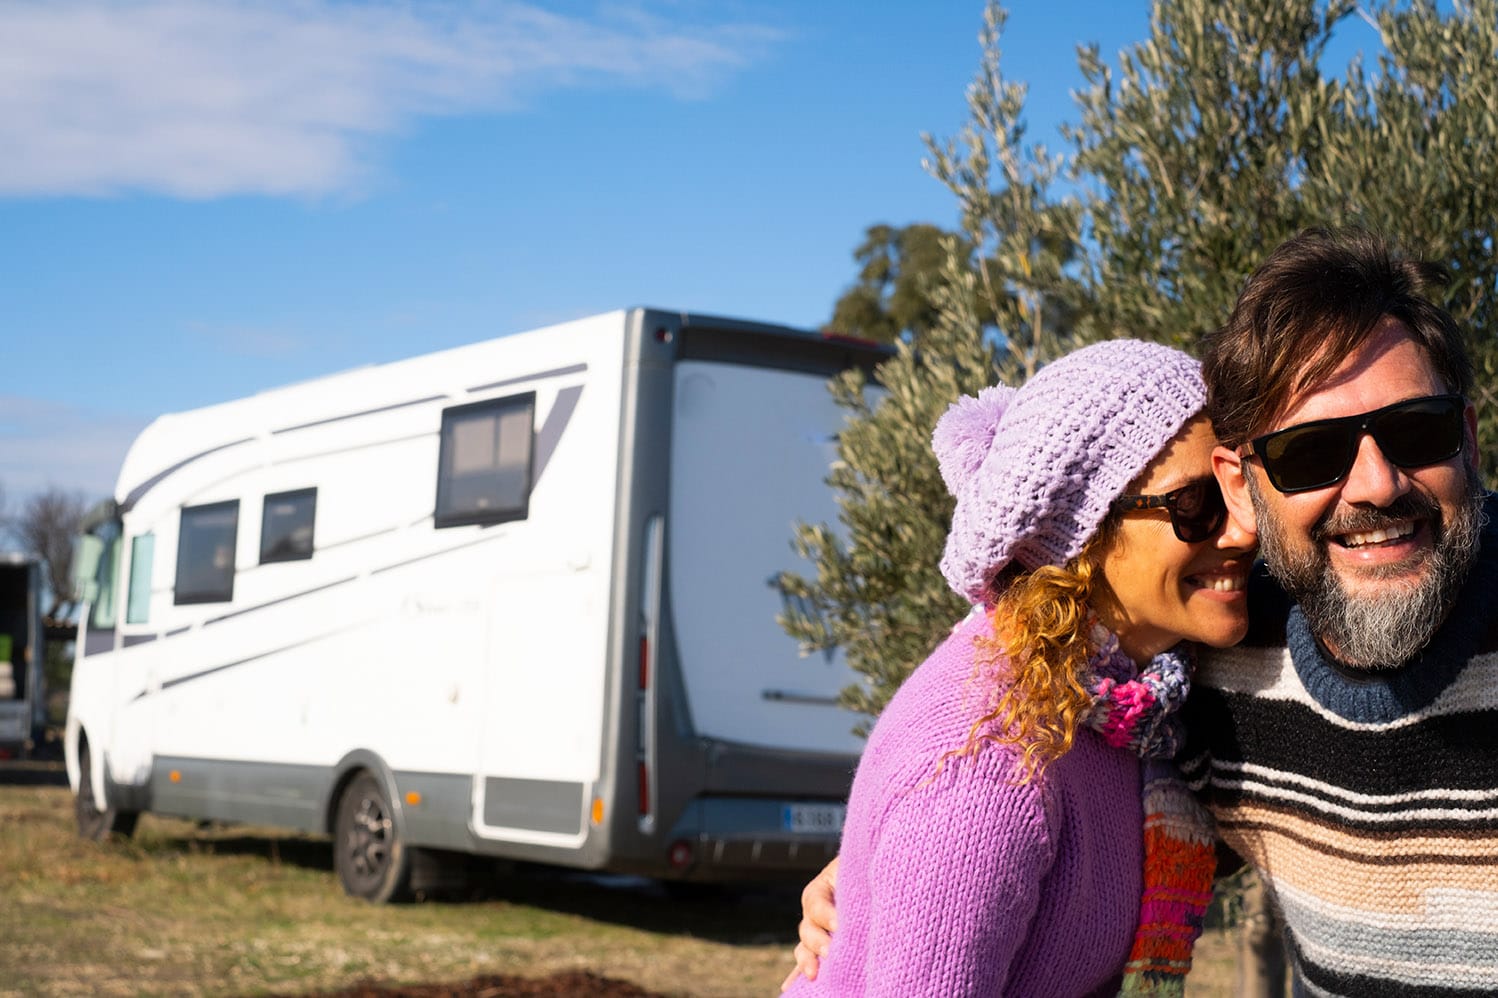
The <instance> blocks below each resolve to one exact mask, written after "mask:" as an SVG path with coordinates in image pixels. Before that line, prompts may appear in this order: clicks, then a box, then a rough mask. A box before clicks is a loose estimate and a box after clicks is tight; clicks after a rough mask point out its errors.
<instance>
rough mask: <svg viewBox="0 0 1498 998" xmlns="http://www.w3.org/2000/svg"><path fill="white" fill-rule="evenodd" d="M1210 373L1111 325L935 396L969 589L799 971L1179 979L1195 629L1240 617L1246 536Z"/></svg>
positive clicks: (878, 778)
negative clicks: (826, 941)
mask: <svg viewBox="0 0 1498 998" xmlns="http://www.w3.org/2000/svg"><path fill="white" fill-rule="evenodd" d="M1205 396H1206V391H1205V388H1204V386H1203V384H1202V380H1201V375H1200V373H1199V370H1198V366H1197V364H1196V362H1195V361H1194V360H1192V359H1191V358H1189V357H1187V356H1186V355H1185V354H1183V353H1181V352H1179V351H1176V350H1172V349H1170V348H1168V347H1163V346H1159V345H1155V344H1148V343H1141V342H1137V341H1131V340H1115V341H1110V342H1106V343H1100V344H1096V345H1094V346H1090V347H1087V348H1084V349H1082V350H1079V351H1077V352H1075V353H1073V354H1070V355H1068V356H1066V357H1063V358H1061V359H1060V360H1057V361H1055V362H1053V363H1051V364H1048V365H1047V366H1045V367H1044V368H1042V369H1041V371H1040V372H1039V373H1037V374H1036V375H1035V376H1034V377H1033V378H1031V379H1030V380H1029V381H1028V382H1027V383H1026V384H1025V385H1024V387H1022V388H1020V389H1018V390H1015V389H1010V388H990V389H986V390H984V391H983V392H982V393H980V394H979V396H978V397H977V398H976V399H972V398H966V399H963V400H961V401H960V402H958V403H957V404H956V405H954V406H953V407H952V408H951V409H950V410H949V411H948V412H947V413H946V415H945V416H943V417H942V419H941V421H940V423H939V424H938V425H937V428H936V432H935V434H934V435H933V445H934V447H935V450H936V454H937V458H938V461H939V463H940V465H941V471H942V477H943V479H944V480H945V481H946V483H947V486H948V488H949V489H950V490H951V492H952V494H953V495H954V496H955V497H956V500H957V504H956V509H955V512H954V514H953V518H952V530H951V533H950V535H949V537H948V539H947V547H946V553H945V555H944V557H943V558H942V563H941V567H942V572H943V574H944V575H945V576H946V578H947V581H948V582H949V583H950V584H951V585H952V587H953V588H954V589H955V590H956V591H957V592H958V593H960V594H961V595H963V596H964V597H967V598H969V599H971V600H972V601H973V602H974V603H975V604H977V606H975V608H974V612H973V614H972V615H970V616H969V617H968V618H967V619H966V620H965V621H963V622H962V623H961V624H959V625H958V626H957V627H956V628H955V629H954V630H953V632H952V634H951V636H950V637H948V638H947V640H946V641H945V642H944V643H943V644H942V646H941V647H940V648H938V649H937V650H936V651H935V652H934V653H933V654H932V655H931V657H930V658H929V659H927V660H926V662H925V663H923V664H922V665H921V666H920V667H919V668H918V669H916V671H915V672H914V673H913V674H912V675H911V677H910V678H909V679H908V680H907V681H906V682H905V684H904V685H903V686H902V687H901V689H900V690H899V692H898V693H897V694H896V695H895V697H894V698H893V699H892V700H891V701H890V703H889V706H888V707H887V708H886V709H885V711H884V713H883V714H882V715H881V717H880V719H879V721H878V723H877V724H876V725H875V728H874V731H873V733H872V734H871V735H870V737H869V742H868V745H867V746H866V748H865V750H864V753H863V757H862V759H861V761H860V763H859V768H858V774H857V777H856V778H855V780H854V783H853V791H852V796H851V797H850V799H849V805H848V820H847V824H846V826H845V828H844V831H843V839H842V850H841V858H840V864H841V865H840V868H839V869H838V872H837V880H838V883H837V905H838V912H837V916H838V928H837V931H835V932H834V933H833V935H832V943H831V948H830V950H829V952H828V954H827V957H826V959H825V960H823V961H822V965H821V969H820V972H819V973H818V974H817V976H816V978H815V980H808V979H806V978H796V979H794V980H793V981H792V982H790V987H789V990H790V992H791V993H793V994H796V995H814V994H828V995H839V996H842V995H860V994H880V995H902V996H908V995H941V996H955V995H996V994H1007V995H1019V996H1024V998H1032V996H1044V995H1057V996H1075V995H1086V994H1094V993H1096V994H1111V993H1115V992H1117V991H1118V990H1119V989H1120V988H1121V987H1122V989H1123V990H1124V991H1125V992H1126V993H1127V992H1134V993H1144V992H1148V993H1153V994H1161V993H1171V992H1174V993H1177V994H1179V993H1181V991H1182V978H1183V977H1184V974H1185V972H1186V969H1187V968H1189V966H1190V949H1191V943H1192V941H1194V939H1195V937H1196V935H1197V934H1198V933H1199V931H1200V928H1201V920H1200V919H1201V914H1202V912H1203V911H1204V910H1205V907H1206V904H1207V903H1208V901H1209V900H1210V890H1211V877H1212V869H1213V856H1212V844H1211V843H1212V836H1211V829H1210V823H1209V819H1207V818H1206V817H1205V815H1204V814H1203V813H1202V812H1201V810H1200V809H1199V808H1197V807H1196V806H1195V804H1194V802H1193V801H1192V800H1191V798H1190V794H1189V793H1188V792H1186V790H1185V788H1184V787H1183V786H1181V784H1180V782H1179V780H1178V779H1177V778H1176V777H1175V775H1174V769H1173V767H1172V766H1171V765H1170V764H1169V762H1168V760H1169V759H1170V756H1171V755H1172V753H1173V751H1174V748H1175V746H1176V744H1177V740H1178V735H1179V732H1178V725H1177V724H1176V722H1175V719H1174V718H1173V716H1172V715H1173V713H1174V711H1175V709H1176V708H1177V707H1179V706H1180V704H1181V703H1182V701H1183V700H1184V698H1185V695H1186V692H1187V690H1188V688H1189V676H1190V658H1189V652H1188V650H1187V648H1186V647H1185V646H1182V642H1204V643H1206V644H1209V645H1213V646H1218V647H1222V646H1227V645H1231V644H1234V643H1236V642H1237V641H1238V640H1239V639H1241V638H1242V637H1243V634H1244V632H1245V631H1246V630H1247V626H1248V618H1247V605H1246V595H1245V592H1244V582H1245V578H1246V576H1247V573H1248V569H1249V566H1250V563H1251V561H1252V538H1251V537H1250V536H1248V535H1246V534H1244V533H1243V532H1242V531H1241V530H1240V529H1239V528H1237V527H1236V526H1234V525H1232V524H1231V522H1230V520H1229V518H1228V516H1227V514H1226V510H1225V508H1224V506H1223V502H1222V496H1221V493H1220V492H1218V491H1217V484H1216V481H1215V480H1214V479H1213V477H1212V469H1211V452H1212V447H1213V446H1214V444H1215V440H1214V438H1213V436H1212V433H1211V428H1210V426H1209V425H1208V423H1207V420H1206V418H1205V417H1204V416H1203V415H1202V414H1201V409H1202V405H1203V403H1204V401H1205ZM1141 760H1143V762H1142V761H1141ZM1147 819H1148V820H1147ZM1146 824H1148V828H1146Z"/></svg>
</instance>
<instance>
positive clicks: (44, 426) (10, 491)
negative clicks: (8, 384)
mask: <svg viewBox="0 0 1498 998" xmlns="http://www.w3.org/2000/svg"><path fill="white" fill-rule="evenodd" d="M149 421H150V420H149V419H148V418H143V417H140V416H137V415H133V414H121V413H107V412H97V411H90V410H84V409H79V408H77V407H75V406H70V405H66V404H63V403H60V402H46V401H42V400H40V399H32V398H25V397H22V396H16V395H0V489H3V490H4V494H5V496H6V498H7V499H8V500H9V501H11V502H12V503H13V502H15V501H17V500H18V499H19V498H21V497H24V496H26V495H28V494H30V493H32V492H37V491H40V490H41V489H44V488H48V487H50V486H57V487H59V488H64V489H70V490H72V489H77V490H79V491H82V492H84V493H86V494H88V495H89V496H91V497H102V496H107V495H109V494H111V493H112V492H113V491H114V483H115V478H116V477H117V476H118V475H119V472H120V464H121V463H123V461H124V460H125V451H126V450H128V449H129V447H130V443H131V442H132V441H133V440H134V439H135V437H136V435H137V434H139V433H140V431H141V430H143V429H145V426H146V424H147V423H148V422H149Z"/></svg>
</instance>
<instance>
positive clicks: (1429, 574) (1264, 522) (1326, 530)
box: [1245, 466, 1487, 669]
mask: <svg viewBox="0 0 1498 998" xmlns="http://www.w3.org/2000/svg"><path fill="white" fill-rule="evenodd" d="M1245 478H1246V480H1247V482H1248V491H1249V496H1250V498H1251V499H1252V500H1253V504H1254V513H1255V515H1256V516H1257V518H1258V523H1259V544H1260V554H1261V555H1262V556H1263V558H1264V562H1265V564H1266V565H1268V566H1269V571H1270V572H1271V573H1272V574H1273V575H1274V577H1275V578H1276V579H1278V580H1279V582H1280V585H1282V586H1284V587H1285V591H1286V592H1287V593H1289V594H1290V596H1291V598H1292V599H1294V600H1295V602H1296V603H1298V604H1299V605H1300V608H1301V612H1302V613H1304V614H1305V617H1306V622H1307V623H1309V624H1310V626H1311V633H1313V634H1315V635H1316V637H1317V638H1319V639H1320V640H1321V642H1322V643H1323V644H1324V645H1326V646H1327V647H1328V648H1329V649H1331V650H1332V651H1333V652H1334V653H1335V655H1336V657H1337V660H1338V661H1339V662H1341V663H1342V664H1343V665H1348V666H1352V667H1354V668H1359V669H1396V668H1398V667H1399V666H1401V665H1403V664H1404V663H1406V662H1408V661H1409V660H1410V659H1412V658H1414V657H1415V655H1416V654H1417V653H1418V652H1419V651H1420V649H1422V648H1424V647H1425V646H1426V645H1427V644H1428V643H1429V642H1430V639H1431V637H1432V636H1433V635H1434V634H1435V632H1436V630H1437V629H1438V628H1439V627H1440V626H1441V624H1442V623H1444V622H1445V620H1446V614H1447V613H1448V612H1449V611H1450V610H1451V605H1452V603H1454V602H1455V601H1456V596H1457V594H1458V593H1459V592H1460V591H1461V588H1462V585H1463V584H1464V583H1465V582H1466V581H1467V574H1468V573H1469V572H1470V571H1471V568H1472V563H1473V562H1474V561H1475V560H1476V558H1477V544H1478V536H1479V534H1480V533H1481V532H1482V527H1483V524H1484V523H1485V522H1486V519H1487V518H1486V515H1485V514H1484V512H1483V491H1482V488H1481V486H1480V484H1479V482H1478V479H1477V473H1476V472H1475V471H1473V470H1472V468H1471V467H1470V466H1469V467H1468V468H1467V469H1466V479H1467V489H1466V494H1465V495H1464V496H1463V497H1462V501H1461V502H1460V503H1459V504H1458V505H1457V507H1456V509H1455V511H1454V512H1453V514H1452V516H1451V518H1450V522H1446V521H1445V520H1444V519H1443V517H1442V513H1441V507H1440V506H1439V505H1437V504H1436V503H1435V502H1434V501H1433V500H1432V499H1430V498H1429V497H1428V496H1426V495H1425V494H1424V493H1421V492H1417V491H1414V490H1411V491H1410V492H1407V493H1405V494H1404V495H1402V496H1400V497H1399V498H1398V499H1397V500H1395V501H1394V502H1393V503H1391V504H1390V505H1389V506H1388V507H1386V508H1384V509H1365V508H1360V509H1357V510H1355V511H1354V512H1351V513H1348V514H1346V515H1343V516H1337V517H1335V518H1334V517H1333V513H1334V512H1335V507H1333V509H1332V510H1329V511H1328V512H1327V515H1326V516H1324V517H1322V519H1321V521H1320V522H1319V523H1317V524H1316V525H1315V526H1314V527H1312V528H1311V531H1310V536H1311V544H1310V545H1309V546H1308V547H1307V548H1305V549H1304V550H1300V551H1295V550H1291V548H1290V546H1289V545H1288V544H1287V543H1286V538H1285V530H1284V527H1283V525H1282V524H1280V523H1278V522H1277V521H1276V520H1275V519H1274V517H1273V516H1272V515H1271V514H1270V513H1269V511H1268V510H1267V509H1266V508H1265V503H1264V497H1263V494H1262V493H1261V492H1260V488H1259V483H1258V481H1257V480H1256V478H1255V477H1254V476H1253V475H1252V474H1249V475H1245ZM1409 519H1423V520H1424V521H1425V523H1426V525H1427V526H1428V527H1429V529H1430V531H1431V533H1432V536H1433V538H1434V544H1433V546H1432V548H1431V549H1430V553H1429V554H1428V555H1427V556H1426V557H1425V560H1424V563H1423V565H1422V566H1421V567H1422V569H1423V570H1422V571H1421V573H1420V575H1419V578H1417V579H1415V580H1414V581H1407V580H1406V579H1404V578H1402V577H1401V576H1403V574H1404V573H1405V572H1406V571H1407V570H1408V565H1405V564H1400V565H1393V566H1389V567H1388V568H1387V569H1386V570H1385V573H1384V574H1385V575H1386V576H1387V578H1386V581H1384V582H1383V583H1382V584H1380V582H1379V578H1380V573H1379V571H1378V570H1376V569H1375V570H1372V571H1369V572H1367V573H1366V577H1368V578H1371V579H1372V580H1374V582H1373V585H1371V586H1365V587H1363V589H1362V591H1359V592H1357V593H1352V592H1348V591H1347V590H1346V589H1345V588H1343V585H1342V579H1341V577H1340V576H1339V575H1338V574H1337V573H1336V571H1335V570H1333V568H1332V566H1331V559H1330V558H1329V557H1328V555H1327V548H1326V545H1327V543H1328V541H1329V540H1330V538H1331V537H1333V536H1335V535H1338V534H1348V533H1358V532H1362V531H1368V530H1377V529H1378V528H1380V527H1386V526H1390V525H1392V524H1394V523H1397V522H1399V521H1401V520H1409Z"/></svg>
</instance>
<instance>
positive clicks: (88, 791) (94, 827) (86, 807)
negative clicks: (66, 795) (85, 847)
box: [73, 741, 140, 842]
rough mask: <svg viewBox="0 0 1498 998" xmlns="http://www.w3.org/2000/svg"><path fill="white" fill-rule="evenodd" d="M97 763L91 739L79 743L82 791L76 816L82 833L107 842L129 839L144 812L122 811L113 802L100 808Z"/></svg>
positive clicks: (75, 803) (76, 798) (75, 804)
mask: <svg viewBox="0 0 1498 998" xmlns="http://www.w3.org/2000/svg"><path fill="white" fill-rule="evenodd" d="M93 784H94V767H93V759H92V757H91V756H90V754H89V749H88V742H87V741H80V742H79V743H78V793H77V794H75V795H74V796H73V817H74V818H75V819H76V820H77V822H78V835H79V836H80V837H81V838H85V839H89V840H90V841H93V842H105V841H108V840H109V839H111V838H114V837H116V836H118V837H119V838H122V839H128V838H129V837H130V836H131V835H134V834H135V822H136V821H137V820H138V819H139V818H140V815H139V814H138V813H137V812H135V811H121V810H119V809H118V808H116V807H114V806H113V805H110V806H108V807H106V808H105V809H104V810H102V811H101V810H99V805H97V804H95V803H94V790H93Z"/></svg>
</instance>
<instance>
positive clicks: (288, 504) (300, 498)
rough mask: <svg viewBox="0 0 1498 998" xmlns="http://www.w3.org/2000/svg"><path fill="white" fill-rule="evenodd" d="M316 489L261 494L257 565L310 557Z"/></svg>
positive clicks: (315, 511)
mask: <svg viewBox="0 0 1498 998" xmlns="http://www.w3.org/2000/svg"><path fill="white" fill-rule="evenodd" d="M316 513H317V490H316V489H299V490H297V491H296V492H278V493H275V494H274V495H268V496H266V497H265V512H264V513H263V515H262V516H261V517H260V564H262V565H263V564H265V563H266V562H268V561H297V560H299V559H302V558H310V557H312V524H313V521H314V520H315V519H316Z"/></svg>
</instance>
